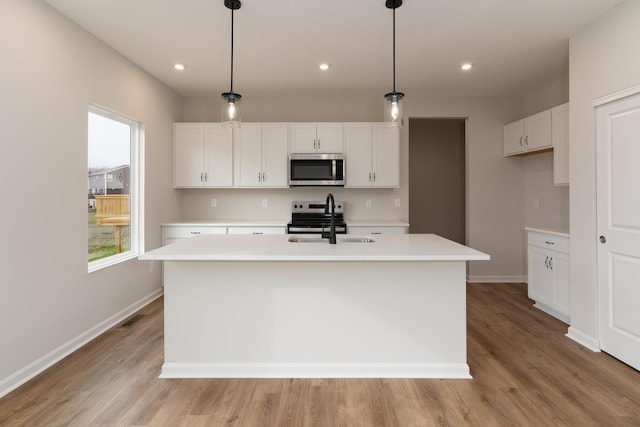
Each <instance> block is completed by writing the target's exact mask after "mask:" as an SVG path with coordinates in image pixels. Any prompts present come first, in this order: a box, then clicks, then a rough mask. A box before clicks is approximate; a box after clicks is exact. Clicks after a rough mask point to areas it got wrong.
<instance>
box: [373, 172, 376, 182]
mask: <svg viewBox="0 0 640 427" xmlns="http://www.w3.org/2000/svg"><path fill="white" fill-rule="evenodd" d="M373 182H376V173H375V172H374V173H373Z"/></svg>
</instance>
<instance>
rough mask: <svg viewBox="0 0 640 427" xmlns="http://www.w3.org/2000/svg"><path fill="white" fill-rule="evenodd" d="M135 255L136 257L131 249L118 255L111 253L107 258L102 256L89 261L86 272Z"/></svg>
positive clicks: (132, 257)
mask: <svg viewBox="0 0 640 427" xmlns="http://www.w3.org/2000/svg"><path fill="white" fill-rule="evenodd" d="M137 257H138V254H137V253H136V252H132V251H128V252H125V253H122V254H119V255H112V256H110V257H108V258H103V259H99V260H97V261H93V262H90V263H89V264H88V266H89V268H88V272H89V273H93V272H94V271H98V270H102V269H103V268H107V267H111V266H112V265H116V264H120V263H123V262H125V261H129V260H130V259H134V258H137Z"/></svg>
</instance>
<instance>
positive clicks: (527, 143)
mask: <svg viewBox="0 0 640 427" xmlns="http://www.w3.org/2000/svg"><path fill="white" fill-rule="evenodd" d="M524 145H529V135H527V136H525V137H524Z"/></svg>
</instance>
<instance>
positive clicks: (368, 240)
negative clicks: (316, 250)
mask: <svg viewBox="0 0 640 427" xmlns="http://www.w3.org/2000/svg"><path fill="white" fill-rule="evenodd" d="M336 240H337V242H338V243H373V242H375V240H374V239H372V238H371V237H336ZM289 242H291V243H328V240H327V239H323V238H322V237H299V236H291V237H289Z"/></svg>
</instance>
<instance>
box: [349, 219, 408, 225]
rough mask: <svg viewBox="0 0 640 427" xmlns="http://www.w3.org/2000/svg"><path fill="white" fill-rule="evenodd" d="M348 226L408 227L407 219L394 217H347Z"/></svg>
mask: <svg viewBox="0 0 640 427" xmlns="http://www.w3.org/2000/svg"><path fill="white" fill-rule="evenodd" d="M345 222H346V223H347V226H353V227H408V226H409V223H408V222H406V221H398V220H393V219H351V218H345Z"/></svg>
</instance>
